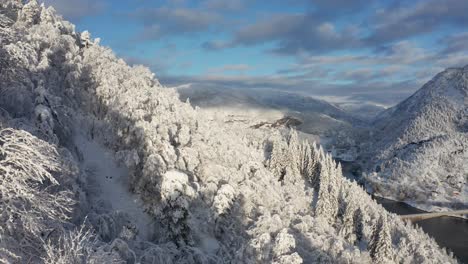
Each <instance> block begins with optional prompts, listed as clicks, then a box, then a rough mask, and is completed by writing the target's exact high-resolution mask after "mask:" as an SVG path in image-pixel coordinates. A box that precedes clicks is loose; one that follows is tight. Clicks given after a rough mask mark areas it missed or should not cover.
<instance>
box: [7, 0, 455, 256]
mask: <svg viewBox="0 0 468 264" xmlns="http://www.w3.org/2000/svg"><path fill="white" fill-rule="evenodd" d="M0 37H1V41H0V110H1V111H0V113H1V115H0V263H59V264H69V263H144V264H146V263H283V264H285V263H288V264H293V263H316V262H323V263H456V262H457V261H456V260H455V259H454V258H453V257H451V256H450V255H449V254H447V252H446V251H445V250H444V249H441V248H440V247H439V246H438V245H437V244H436V242H435V241H434V240H433V239H431V238H429V237H428V236H427V235H426V234H424V233H423V232H422V231H421V230H420V229H417V228H414V227H413V226H412V225H411V224H409V223H405V222H403V221H401V220H400V218H399V217H398V216H396V215H394V214H390V213H388V212H386V211H385V210H384V209H383V208H382V207H381V206H379V205H378V204H376V203H375V202H374V201H373V200H372V199H371V198H370V197H369V196H368V195H367V194H366V192H365V191H364V190H362V189H361V188H360V187H359V186H358V185H356V184H355V183H354V182H350V181H348V180H347V179H345V178H344V177H343V176H342V172H341V167H340V166H339V165H337V164H336V163H335V162H334V161H333V160H332V158H331V156H329V155H326V154H324V152H323V150H322V149H321V148H320V147H318V146H317V145H315V144H309V143H308V142H302V141H300V140H299V138H298V136H297V133H296V132H295V131H284V133H280V132H279V131H277V130H271V129H264V128H258V129H255V128H251V127H246V126H242V125H239V123H237V122H231V123H225V122H221V121H219V120H217V119H210V118H207V117H206V116H205V114H204V113H203V112H201V111H199V110H196V109H193V107H192V106H191V105H190V104H188V103H183V102H181V101H180V100H179V95H178V94H177V92H176V91H175V90H173V89H167V88H164V87H163V86H161V84H160V83H159V82H158V80H157V79H155V77H154V74H152V73H151V72H150V71H149V70H148V69H146V68H144V67H141V66H136V67H129V66H128V65H126V64H125V62H124V61H123V60H121V59H118V58H117V57H116V56H115V55H114V54H113V52H112V51H111V50H110V49H109V48H105V47H102V46H100V45H99V44H98V42H99V41H98V40H94V39H92V38H91V37H90V34H89V33H88V32H82V33H78V32H76V31H75V28H74V26H73V25H72V24H70V23H69V22H66V21H64V20H63V19H62V18H61V17H60V16H58V15H57V14H56V13H55V11H54V10H53V9H52V8H46V7H44V6H40V5H39V4H38V3H37V2H36V1H35V0H32V1H29V2H28V3H27V4H24V5H23V4H22V1H18V0H1V1H0Z"/></svg>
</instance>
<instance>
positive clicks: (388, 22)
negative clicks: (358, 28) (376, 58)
mask: <svg viewBox="0 0 468 264" xmlns="http://www.w3.org/2000/svg"><path fill="white" fill-rule="evenodd" d="M411 3H412V2H411ZM466 10H468V1H466V0H429V1H419V2H417V3H416V4H414V5H411V6H408V5H407V4H406V3H405V2H404V1H401V2H397V4H395V5H393V6H390V7H389V8H386V9H381V10H379V11H377V12H376V13H375V15H374V17H373V18H372V19H371V22H372V23H374V28H373V30H372V31H373V32H372V33H371V34H370V36H369V37H368V38H367V39H366V41H367V42H369V44H371V45H378V44H381V43H388V42H391V41H395V40H401V39H405V38H410V37H415V36H418V35H421V34H424V33H429V32H433V31H434V30H435V29H437V28H441V27H444V26H450V25H451V26H461V27H464V26H467V25H468V16H467V15H466Z"/></svg>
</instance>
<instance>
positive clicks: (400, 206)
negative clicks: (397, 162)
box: [374, 197, 468, 263]
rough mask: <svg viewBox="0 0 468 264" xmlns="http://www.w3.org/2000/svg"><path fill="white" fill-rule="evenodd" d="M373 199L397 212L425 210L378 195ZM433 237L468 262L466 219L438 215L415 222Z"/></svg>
mask: <svg viewBox="0 0 468 264" xmlns="http://www.w3.org/2000/svg"><path fill="white" fill-rule="evenodd" d="M374 199H375V200H376V201H377V202H378V203H379V204H381V205H382V206H383V207H384V208H385V209H387V211H389V212H392V213H395V214H399V215H406V214H417V213H424V212H425V211H423V210H420V209H417V208H414V207H412V206H410V205H408V204H406V203H403V202H397V201H392V200H388V199H384V198H380V197H374ZM415 224H417V225H418V226H420V227H422V229H423V230H424V231H425V232H426V233H427V234H429V235H430V236H431V237H433V238H434V239H435V240H436V241H437V243H438V244H439V245H440V246H442V247H445V248H448V249H450V251H452V252H453V254H454V255H455V257H457V258H458V260H460V261H461V262H463V263H468V220H467V219H463V218H458V217H450V216H444V217H438V218H432V219H427V220H422V221H417V222H415Z"/></svg>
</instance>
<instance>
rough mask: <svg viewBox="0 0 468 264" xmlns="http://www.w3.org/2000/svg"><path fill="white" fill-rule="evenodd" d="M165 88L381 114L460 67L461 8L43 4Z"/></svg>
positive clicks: (369, 0)
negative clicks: (263, 95) (250, 93)
mask: <svg viewBox="0 0 468 264" xmlns="http://www.w3.org/2000/svg"><path fill="white" fill-rule="evenodd" d="M44 2H45V3H46V5H52V6H54V7H55V9H56V10H57V11H58V12H59V13H61V14H62V15H63V16H64V17H65V18H66V19H67V20H70V21H71V22H73V23H74V24H76V26H77V30H79V31H83V30H88V31H90V32H91V34H92V36H93V37H95V38H97V37H99V38H101V44H103V45H105V46H109V47H111V48H112V49H113V50H114V51H115V53H116V54H117V55H118V56H119V57H122V58H124V59H125V60H126V61H127V62H128V63H129V64H132V65H133V64H143V65H146V66H148V67H149V68H151V69H152V70H153V72H154V73H155V74H156V77H157V78H158V79H159V80H160V81H161V83H162V84H163V85H165V86H168V87H177V86H180V85H184V86H192V87H217V88H221V89H232V88H243V89H263V88H264V89H276V90H282V91H290V92H296V93H301V94H306V95H311V96H315V97H319V98H324V99H327V100H329V101H332V102H356V103H373V104H378V105H383V106H391V105H394V104H396V103H398V102H399V101H401V100H403V99H404V98H406V97H408V96H409V95H411V94H412V93H413V92H414V91H416V90H417V89H419V88H420V87H421V86H422V85H423V84H424V83H425V82H427V81H429V80H430V79H431V78H432V77H433V76H434V75H435V74H437V73H438V72H440V71H442V70H444V69H445V68H448V67H460V66H464V65H465V64H468V45H467V43H468V30H467V29H468V27H467V26H468V15H467V14H466V11H467V10H468V1H466V0H424V1H417V0H415V1H406V0H380V1H376V0H341V1H340V0H288V1H284V0H283V1H281V0H229V1H227V0H225V1H222V0H199V1H194V0H154V1H151V0H112V1H111V0H80V1H75V0H73V1H72V0H45V1H44Z"/></svg>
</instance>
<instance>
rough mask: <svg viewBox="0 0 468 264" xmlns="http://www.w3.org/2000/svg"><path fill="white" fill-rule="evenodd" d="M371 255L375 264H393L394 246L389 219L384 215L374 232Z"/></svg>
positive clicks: (375, 226) (370, 249) (370, 248)
mask: <svg viewBox="0 0 468 264" xmlns="http://www.w3.org/2000/svg"><path fill="white" fill-rule="evenodd" d="M369 253H370V255H371V257H372V259H373V260H374V262H375V263H379V264H380V263H392V261H393V255H394V253H393V246H392V237H391V234H390V228H389V226H388V223H387V218H386V216H385V215H382V216H381V217H380V219H379V221H378V223H377V224H376V225H374V228H373V230H372V237H371V241H370V243H369Z"/></svg>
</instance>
